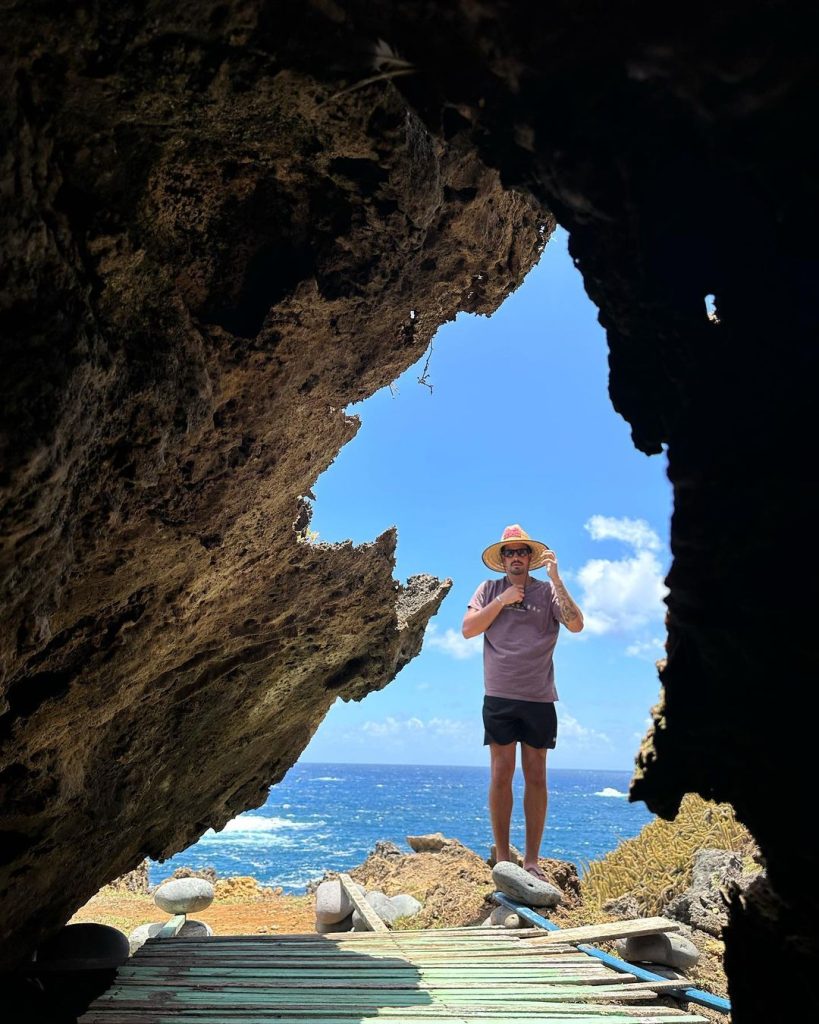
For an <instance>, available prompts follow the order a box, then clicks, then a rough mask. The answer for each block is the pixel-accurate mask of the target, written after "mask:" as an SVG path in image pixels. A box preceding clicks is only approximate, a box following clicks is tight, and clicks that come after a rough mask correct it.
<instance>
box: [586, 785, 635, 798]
mask: <svg viewBox="0 0 819 1024" xmlns="http://www.w3.org/2000/svg"><path fill="white" fill-rule="evenodd" d="M594 795H595V796H628V794H627V793H621V792H620V790H619V789H612V787H611V786H606V787H605V788H604V789H601V790H600V791H599V792H598V793H595V794H594Z"/></svg>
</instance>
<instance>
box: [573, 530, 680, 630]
mask: <svg viewBox="0 0 819 1024" xmlns="http://www.w3.org/2000/svg"><path fill="white" fill-rule="evenodd" d="M585 526H586V529H587V530H588V531H589V533H590V534H591V536H592V538H593V539H594V540H618V541H622V542H623V543H625V544H628V545H630V546H631V547H632V548H633V549H634V554H632V555H631V556H629V557H626V558H621V559H616V560H615V559H608V558H593V559H590V560H589V561H588V562H586V564H585V565H584V566H582V568H581V569H580V570H579V572H578V573H577V574H576V578H577V580H578V581H579V583H580V586H581V593H580V595H579V598H578V603H579V605H580V607H581V608H582V609H583V615H584V617H585V620H586V629H587V630H588V631H589V632H590V633H593V634H597V635H602V634H603V633H629V632H633V631H634V630H636V629H640V628H642V627H644V626H646V625H647V624H649V623H651V622H655V621H657V620H661V619H662V618H663V617H664V615H665V608H664V606H663V603H662V602H663V597H664V596H665V595H666V593H667V592H668V591H667V589H666V587H665V584H664V583H663V570H662V566H661V565H660V560H659V558H658V557H657V555H656V554H655V551H657V550H659V549H660V548H661V547H662V544H661V541H660V538H659V537H658V536H657V534H656V532H655V531H654V530H652V529H651V527H650V526H649V525H648V523H646V522H645V520H643V519H627V518H623V519H614V518H613V517H611V516H592V517H591V519H589V521H588V522H587V523H586V524H585Z"/></svg>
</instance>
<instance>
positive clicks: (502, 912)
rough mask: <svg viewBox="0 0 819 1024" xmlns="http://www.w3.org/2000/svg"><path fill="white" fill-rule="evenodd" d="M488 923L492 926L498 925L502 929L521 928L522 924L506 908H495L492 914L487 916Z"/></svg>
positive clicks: (511, 911) (515, 915) (512, 912)
mask: <svg viewBox="0 0 819 1024" xmlns="http://www.w3.org/2000/svg"><path fill="white" fill-rule="evenodd" d="M489 921H490V923H491V924H493V925H500V926H502V927H503V928H522V927H523V922H522V921H521V919H520V918H519V917H518V915H517V914H516V913H515V912H514V910H510V909H509V908H508V907H495V909H494V910H493V911H492V913H491V914H490V915H489Z"/></svg>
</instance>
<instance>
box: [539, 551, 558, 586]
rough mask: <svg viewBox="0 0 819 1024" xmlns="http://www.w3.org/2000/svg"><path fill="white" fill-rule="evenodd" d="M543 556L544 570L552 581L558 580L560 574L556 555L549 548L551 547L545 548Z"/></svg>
mask: <svg viewBox="0 0 819 1024" xmlns="http://www.w3.org/2000/svg"><path fill="white" fill-rule="evenodd" d="M545 558H546V561H545V562H544V566H543V567H544V569H545V570H546V573H547V575H548V576H549V579H550V580H552V581H553V582H554V580H559V579H560V574H559V573H558V571H557V555H556V554H555V553H554V551H552V550H551V548H547V549H546V555H545Z"/></svg>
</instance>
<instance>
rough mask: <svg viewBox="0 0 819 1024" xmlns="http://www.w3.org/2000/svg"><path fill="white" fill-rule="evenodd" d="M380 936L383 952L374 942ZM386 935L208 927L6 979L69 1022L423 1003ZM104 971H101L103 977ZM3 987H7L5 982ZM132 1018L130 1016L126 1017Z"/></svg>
mask: <svg viewBox="0 0 819 1024" xmlns="http://www.w3.org/2000/svg"><path fill="white" fill-rule="evenodd" d="M376 943H377V944H378V945H379V947H380V946H382V945H383V955H382V954H381V953H379V952H377V951H376V949H375V944H376ZM391 946H392V943H391V940H390V938H389V936H384V937H381V936H380V935H376V933H370V932H360V933H352V932H351V933H345V934H344V935H342V936H341V937H340V938H338V939H333V938H329V937H327V936H325V935H319V934H315V935H313V934H306V935H282V936H271V935H265V936H254V935H230V936H213V937H210V938H207V939H201V938H196V939H192V938H190V939H186V938H181V937H175V938H170V939H150V940H148V942H146V943H145V945H143V946H142V947H141V948H140V949H139V950H138V951H137V952H136V953H135V954H134V956H132V957H130V958H129V959H128V960H127V961H126V962H125V963H123V964H122V966H120V967H119V968H118V969H116V970H109V971H107V972H101V971H88V970H86V971H80V970H75V971H73V972H71V971H61V972H55V971H47V970H44V969H43V967H42V966H40V967H38V966H37V965H36V964H35V963H32V964H29V965H27V966H26V967H24V968H21V969H20V971H19V972H18V973H17V975H16V976H15V979H14V988H15V995H16V996H17V998H18V1005H19V1006H20V1011H21V1015H20V1016H19V1018H18V1019H21V1020H22V1019H25V1020H26V1021H36V1022H37V1024H76V1022H82V1021H83V1019H84V1015H85V1014H86V1013H88V1014H89V1016H90V1017H91V1018H92V1019H93V1021H94V1022H98V1021H99V1022H100V1024H102V1022H103V1021H105V1020H106V1019H107V1018H108V1017H110V1019H111V1020H112V1021H114V1020H119V1019H120V1017H121V1015H124V1016H128V1017H129V1019H130V1018H131V1016H132V1015H138V1019H139V1021H140V1024H151V1022H152V1021H155V1020H156V1021H159V1020H160V1019H161V1020H163V1021H165V1020H167V1019H171V1020H172V1019H173V1016H174V1014H176V1013H184V1012H190V1013H193V1014H196V1013H197V1012H198V1013H201V1012H202V1011H203V1010H204V1009H206V1008H210V1009H211V1010H214V1009H217V1008H218V1009H219V1010H224V1011H225V1014H226V1019H229V1018H230V1017H232V1016H236V1014H237V1012H239V1013H241V1012H243V1011H244V1012H246V1013H248V1014H253V1013H255V1012H256V1011H261V1012H262V1015H263V1016H265V1017H267V1016H270V1017H271V1018H273V1017H278V1016H287V1015H288V1014H289V1013H292V1012H302V1011H304V1010H306V1009H309V1010H310V1013H311V1018H316V1019H319V1020H320V1019H322V1017H325V1016H327V1017H339V1016H343V1017H344V1019H345V1020H349V1021H350V1022H354V1021H357V1020H358V1021H364V1020H367V1019H369V1018H371V1017H375V1016H378V1015H379V1012H382V1011H383V1009H385V1008H394V1009H396V1010H401V1009H404V1008H407V1007H417V1006H428V1005H430V1004H431V1003H432V1002H433V1001H434V1000H433V997H432V996H431V994H430V993H429V991H427V990H422V989H421V988H420V987H419V983H420V981H421V974H420V971H419V969H418V967H416V966H415V964H413V963H412V962H411V961H409V960H407V959H405V958H403V957H402V956H401V955H400V954H399V953H398V952H397V951H395V952H393V950H392V949H391ZM103 973H105V977H103ZM4 988H5V986H4ZM134 1019H137V1017H136V1016H134Z"/></svg>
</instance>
